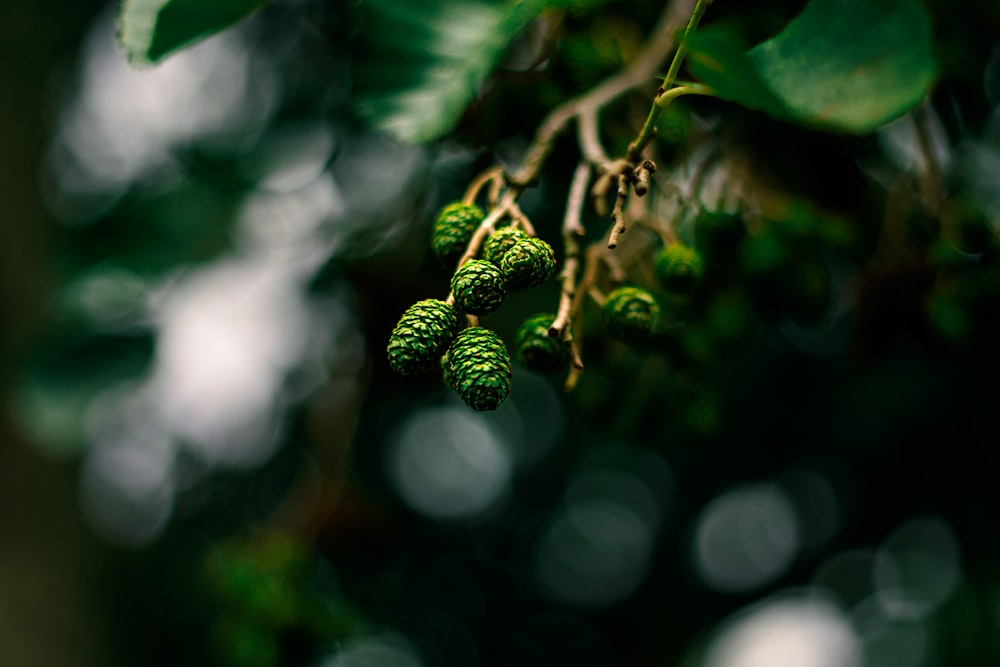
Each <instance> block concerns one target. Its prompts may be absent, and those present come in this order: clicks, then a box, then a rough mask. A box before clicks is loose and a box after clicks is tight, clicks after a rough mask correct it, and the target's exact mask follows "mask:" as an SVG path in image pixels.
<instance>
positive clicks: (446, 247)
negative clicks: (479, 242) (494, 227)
mask: <svg viewBox="0 0 1000 667" xmlns="http://www.w3.org/2000/svg"><path fill="white" fill-rule="evenodd" d="M482 221H483V211H482V209H480V208H479V207H478V206H475V205H473V204H463V203H462V202H454V203H452V204H448V205H447V206H445V207H444V208H443V209H441V212H440V213H439V214H438V217H437V220H435V221H434V231H433V233H432V234H431V250H433V251H434V256H435V257H437V258H438V261H439V262H441V264H443V265H444V266H454V265H455V263H456V262H458V260H459V258H460V257H461V256H462V253H464V252H465V248H466V246H468V245H469V240H470V239H471V238H472V234H473V232H475V231H476V228H477V227H479V223H481V222H482Z"/></svg>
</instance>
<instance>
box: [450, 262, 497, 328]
mask: <svg viewBox="0 0 1000 667" xmlns="http://www.w3.org/2000/svg"><path fill="white" fill-rule="evenodd" d="M451 291H452V293H453V294H454V295H455V303H456V304H457V305H458V307H459V308H460V309H462V310H463V311H465V312H466V313H471V314H472V315H489V314H490V313H492V312H494V311H495V310H496V309H497V308H499V307H500V304H502V303H503V300H504V298H505V297H506V296H507V280H506V279H505V278H504V275H503V273H501V272H500V269H498V268H497V267H495V266H493V265H492V264H490V263H489V262H487V261H486V260H484V259H473V260H470V261H468V262H466V263H465V264H463V265H462V267H461V268H460V269H459V270H458V271H456V272H455V275H453V276H452V277H451Z"/></svg>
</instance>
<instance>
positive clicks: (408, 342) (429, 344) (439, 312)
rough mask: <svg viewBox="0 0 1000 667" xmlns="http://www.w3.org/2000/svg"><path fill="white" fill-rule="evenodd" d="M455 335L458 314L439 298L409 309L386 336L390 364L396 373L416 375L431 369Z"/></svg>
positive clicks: (422, 302) (420, 302) (425, 301)
mask: <svg viewBox="0 0 1000 667" xmlns="http://www.w3.org/2000/svg"><path fill="white" fill-rule="evenodd" d="M457 333H458V313H457V312H456V311H455V309H454V308H453V307H451V306H450V305H448V304H447V303H445V302H444V301H439V300H438V299H425V300H423V301H418V302H417V303H415V304H413V305H412V306H410V307H409V308H408V309H407V310H406V312H405V313H403V316H402V317H401V318H399V323H398V324H397V325H396V328H395V329H393V330H392V335H391V336H390V337H389V347H388V355H389V365H390V366H391V367H392V369H393V370H394V371H396V372H397V373H402V374H403V375H416V374H417V373H423V372H424V371H429V370H431V369H432V368H434V364H436V363H437V361H438V359H439V358H440V357H441V355H442V354H444V351H445V350H447V349H448V345H449V344H450V343H451V341H452V339H453V338H454V337H455V335H456V334H457Z"/></svg>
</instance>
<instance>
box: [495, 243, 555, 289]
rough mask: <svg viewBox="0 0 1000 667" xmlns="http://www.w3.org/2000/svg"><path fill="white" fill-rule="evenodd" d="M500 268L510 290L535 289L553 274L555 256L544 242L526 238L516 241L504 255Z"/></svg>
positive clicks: (550, 247)
mask: <svg viewBox="0 0 1000 667" xmlns="http://www.w3.org/2000/svg"><path fill="white" fill-rule="evenodd" d="M500 268H501V269H502V270H503V273H504V276H505V277H506V278H507V286H508V287H509V288H510V289H525V288H528V287H537V286H538V285H541V284H542V283H544V282H545V281H546V280H548V279H549V278H551V277H552V274H553V273H554V272H555V270H556V254H555V252H554V251H553V250H552V246H550V245H549V244H548V243H546V242H545V241H543V240H541V239H537V238H528V239H524V240H522V241H518V242H517V243H515V244H514V245H513V246H512V247H511V249H510V250H508V251H507V252H506V253H504V256H503V257H502V258H501V259H500Z"/></svg>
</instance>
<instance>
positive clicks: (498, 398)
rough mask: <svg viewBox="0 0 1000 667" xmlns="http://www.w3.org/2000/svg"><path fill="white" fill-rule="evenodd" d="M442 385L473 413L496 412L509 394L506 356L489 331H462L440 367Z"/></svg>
mask: <svg viewBox="0 0 1000 667" xmlns="http://www.w3.org/2000/svg"><path fill="white" fill-rule="evenodd" d="M444 366H445V367H444V380H445V384H446V385H448V386H449V387H451V388H452V389H454V390H455V391H456V392H458V395H459V396H461V397H462V400H463V401H465V403H466V405H468V406H469V407H470V408H472V409H473V410H496V409H497V408H498V407H499V406H500V404H501V403H503V402H504V400H506V398H507V395H508V394H510V383H511V369H510V355H508V354H507V348H506V347H504V344H503V341H502V340H500V337H499V336H497V335H496V334H495V333H493V332H492V331H490V330H489V329H484V328H482V327H469V328H468V329H463V330H462V331H461V332H460V333H459V334H458V336H456V337H455V340H454V341H453V342H452V344H451V347H450V348H449V349H448V355H447V357H446V358H445V364H444Z"/></svg>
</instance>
